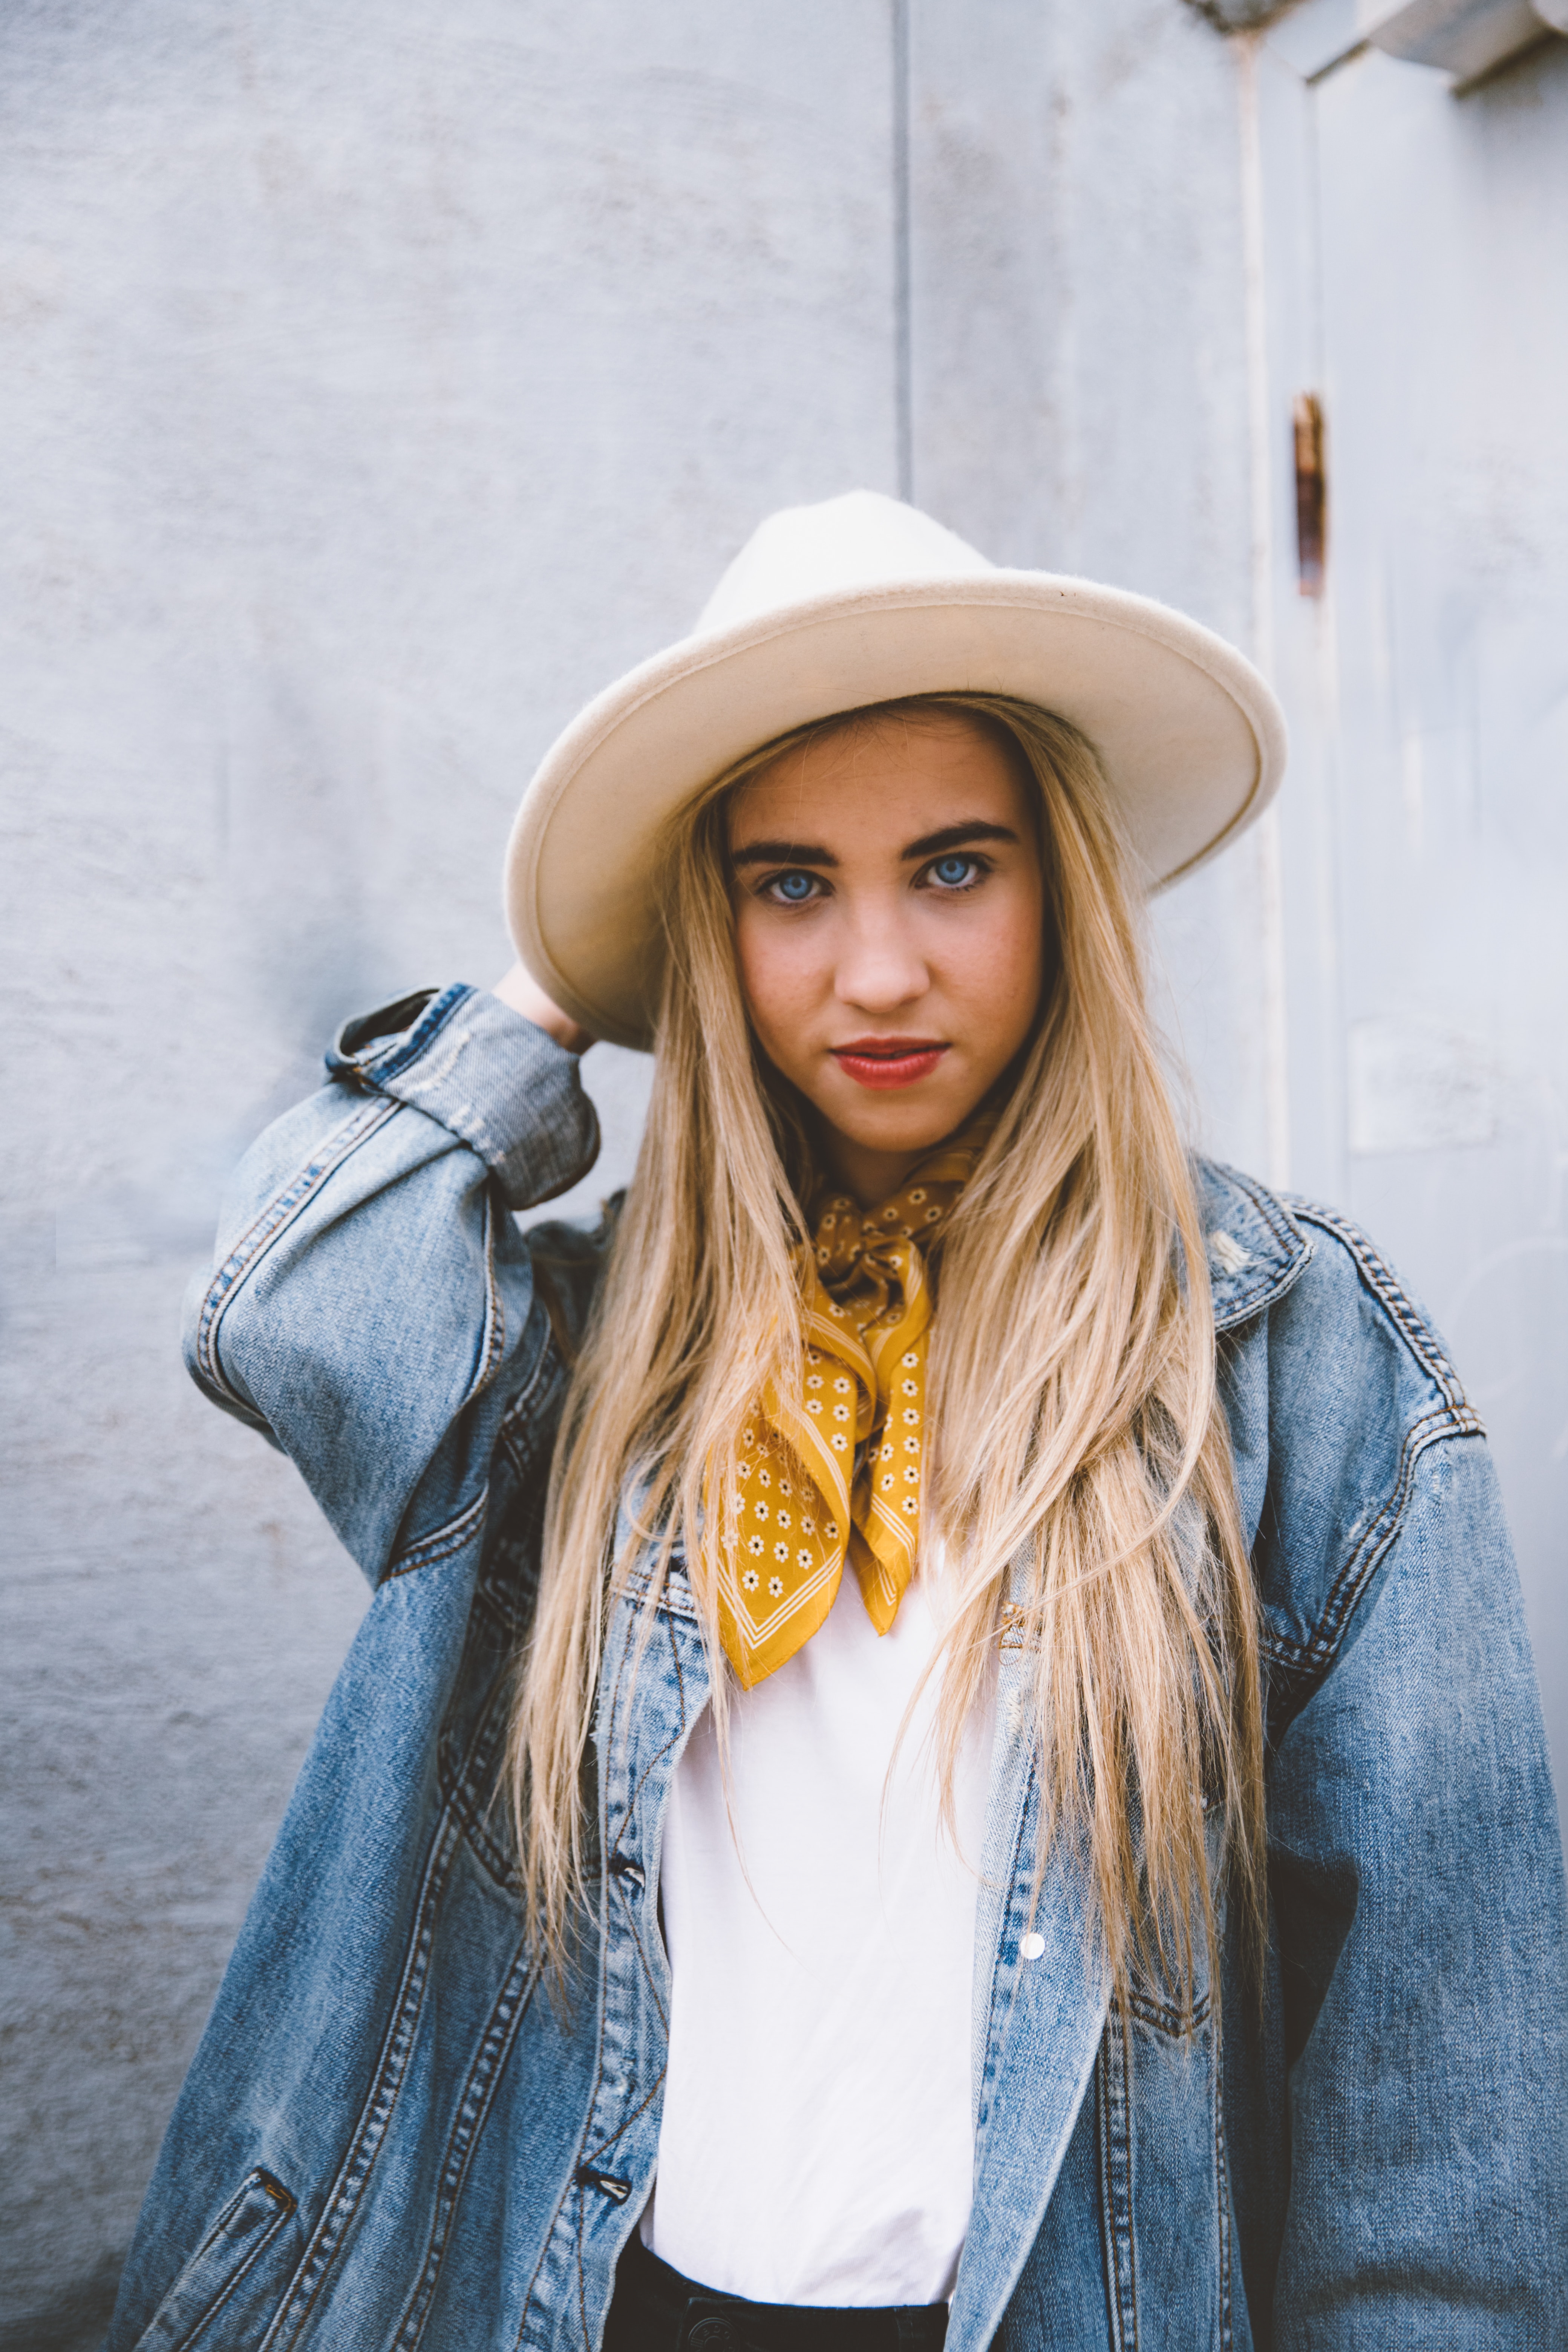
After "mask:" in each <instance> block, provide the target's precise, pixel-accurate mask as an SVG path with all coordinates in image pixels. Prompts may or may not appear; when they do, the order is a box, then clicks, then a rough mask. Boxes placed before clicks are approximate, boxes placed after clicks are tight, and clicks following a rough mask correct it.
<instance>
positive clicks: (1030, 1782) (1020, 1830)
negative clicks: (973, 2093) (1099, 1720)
mask: <svg viewBox="0 0 1568 2352" xmlns="http://www.w3.org/2000/svg"><path fill="white" fill-rule="evenodd" d="M1036 1771H1037V1766H1036V1760H1035V1756H1034V1752H1033V1750H1032V1749H1031V1751H1030V1757H1029V1764H1028V1769H1027V1770H1026V1771H1025V1772H1024V1773H1023V1775H1022V1776H1021V1777H1022V1782H1023V1785H1022V1788H1021V1790H1020V1792H1019V1798H1018V1811H1017V1817H1016V1820H1015V1822H1014V1824H1013V1851H1012V1853H1011V1855H1010V1856H1009V1859H1008V1864H1007V1905H1006V1908H1005V1911H1004V1912H1003V1915H1002V1928H1003V1934H1004V1936H1005V1933H1006V1927H1007V1921H1008V1917H1009V1916H1010V1914H1011V1911H1012V1908H1013V1902H1014V1898H1015V1895H1016V1890H1017V1885H1018V1857H1019V1855H1020V1854H1021V1853H1022V1852H1023V1847H1024V1831H1025V1828H1026V1824H1027V1822H1028V1819H1029V1797H1030V1794H1031V1791H1032V1790H1033V1788H1034V1785H1035V1780H1036ZM1000 1960H1001V1952H1000V1950H998V1952H997V1954H996V1963H997V1964H995V1965H993V1968H992V1970H991V1989H990V1995H989V1998H988V2000H987V2001H986V2005H985V2053H986V2063H985V2076H984V2085H985V2089H986V2092H987V2095H986V2098H985V2114H984V2120H983V2122H982V2125H981V2130H982V2131H984V2130H987V2129H989V2127H990V2123H991V2104H992V2103H991V2099H990V2096H989V2086H990V2084H991V2082H992V2080H993V2078H994V2074H995V2072H996V2069H997V2067H998V2066H999V2065H1000V2063H1001V2060H1002V2056H1003V2052H1002V2050H1000V2049H998V2050H997V2051H996V2052H995V2053H994V2062H993V2053H992V2044H993V2042H994V2038H995V2035H996V2033H997V2032H998V2030H999V2021H998V2018H997V2014H996V1995H997V1985H998V1980H999V1979H1000V1977H1001V1973H1002V1971H1001V1968H1000V1965H999V1963H1000ZM1017 1997H1018V1969H1017V1963H1016V1960H1015V1962H1014V1965H1013V1971H1012V1999H1011V2000H1010V2001H1009V2004H1008V2025H1009V2027H1011V2023H1012V2006H1013V2003H1014V2002H1016V2000H1017ZM975 2137H976V2146H975V2151H974V2155H975V2169H976V2171H978V2170H979V2162H980V2148H979V2144H978V2143H979V2133H977V2134H976V2136H975Z"/></svg>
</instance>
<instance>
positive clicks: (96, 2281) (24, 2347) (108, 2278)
mask: <svg viewBox="0 0 1568 2352" xmlns="http://www.w3.org/2000/svg"><path fill="white" fill-rule="evenodd" d="M124 2259H125V2257H124V2255H123V2253H119V2254H105V2255H104V2256H103V2257H102V2259H101V2260H100V2262H99V2263H96V2264H95V2266H94V2267H93V2269H92V2270H90V2271H89V2272H88V2273H86V2274H85V2275H84V2276H83V2277H81V2278H79V2279H78V2280H77V2281H76V2282H75V2284H73V2285H71V2286H68V2287H67V2288H66V2290H65V2292H64V2293H63V2294H58V2295H56V2296H55V2297H54V2299H53V2300H52V2301H51V2302H49V2303H47V2304H46V2305H44V2306H43V2308H42V2309H41V2310H37V2311H35V2312H34V2313H33V2314H32V2315H31V2316H30V2317H28V2318H26V2319H7V2320H0V2352H98V2347H99V2346H100V2344H101V2343H102V2342H103V2339H104V2336H106V2335H107V2333H108V2331H109V2323H110V2319H111V2318H112V2316H113V2314H114V2295H115V2290H116V2288H117V2287H118V2286H119V2284H120V2272H121V2264H122V2263H123V2262H124Z"/></svg>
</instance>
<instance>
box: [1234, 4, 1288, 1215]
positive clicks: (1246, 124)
mask: <svg viewBox="0 0 1568 2352" xmlns="http://www.w3.org/2000/svg"><path fill="white" fill-rule="evenodd" d="M1260 38H1261V36H1260V35H1258V33H1241V34H1238V35H1237V39H1236V45H1235V46H1236V76H1237V110H1238V117H1239V120H1238V124H1237V128H1238V132H1239V139H1240V159H1239V160H1240V168H1241V247H1242V278H1243V299H1244V303H1245V308H1246V331H1247V424H1248V437H1249V439H1250V442H1251V449H1250V452H1249V457H1250V466H1249V474H1250V485H1251V492H1250V504H1251V509H1252V515H1251V526H1252V527H1251V553H1252V658H1253V660H1254V661H1255V662H1256V663H1257V664H1258V668H1259V669H1260V670H1261V671H1262V672H1263V674H1264V676H1265V677H1267V678H1268V679H1270V680H1272V679H1273V677H1274V672H1275V644H1274V579H1275V563H1274V557H1275V549H1274V468H1273V465H1272V462H1271V459H1272V450H1271V446H1270V443H1271V438H1272V436H1271V434H1270V430H1269V398H1268V278H1267V275H1266V268H1267V263H1266V253H1265V245H1264V222H1263V132H1262V124H1261V121H1260V119H1259V102H1258V44H1259V40H1260ZM1253 856H1254V861H1255V865H1256V870H1257V887H1258V940H1259V944H1260V946H1261V949H1262V961H1263V971H1262V982H1263V989H1262V996H1263V1004H1262V1012H1263V1101H1264V1118H1265V1127H1266V1151H1267V1158H1268V1181H1269V1182H1270V1183H1271V1184H1274V1185H1278V1186H1280V1187H1282V1188H1283V1187H1288V1186H1289V1181H1290V1073H1289V1024H1288V1018H1287V1012H1286V974H1285V885H1284V874H1283V869H1282V859H1281V850H1280V840H1279V812H1278V810H1277V809H1274V808H1269V809H1266V810H1265V811H1264V813H1263V815H1262V817H1261V818H1260V819H1259V821H1258V826H1257V828H1256V833H1255V835H1254V850H1253Z"/></svg>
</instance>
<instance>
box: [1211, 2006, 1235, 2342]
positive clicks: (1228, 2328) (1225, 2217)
mask: <svg viewBox="0 0 1568 2352" xmlns="http://www.w3.org/2000/svg"><path fill="white" fill-rule="evenodd" d="M1214 2177H1215V2203H1216V2205H1217V2207H1218V2214H1219V2352H1231V2346H1232V2342H1233V2340H1234V2330H1233V2328H1232V2324H1231V2320H1232V2314H1231V2289H1230V2264H1231V2245H1230V2163H1229V2158H1227V2156H1226V2144H1225V2106H1224V2103H1223V2101H1222V2099H1221V2096H1220V2070H1219V2053H1218V2052H1217V2051H1216V2052H1215V2066H1214Z"/></svg>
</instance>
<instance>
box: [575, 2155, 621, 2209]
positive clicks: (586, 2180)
mask: <svg viewBox="0 0 1568 2352" xmlns="http://www.w3.org/2000/svg"><path fill="white" fill-rule="evenodd" d="M576 2179H577V2186H578V2188H579V2189H599V2190H601V2191H602V2192H603V2194H604V2195H605V2196H606V2197H607V2198H608V2199H609V2200H610V2201H611V2203H612V2204H613V2205H624V2204H625V2203H626V2199H627V2198H628V2197H629V2196H630V2195H631V2193H632V2184H631V2182H630V2181H629V2180H620V2179H616V2175H615V2174H614V2173H613V2172H600V2171H599V2170H597V2169H596V2168H595V2166H593V2165H591V2164H580V2165H579V2166H578V2167H577V2174H576Z"/></svg>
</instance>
